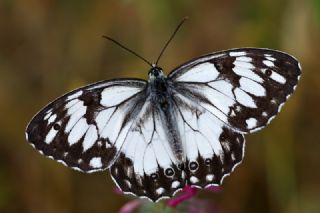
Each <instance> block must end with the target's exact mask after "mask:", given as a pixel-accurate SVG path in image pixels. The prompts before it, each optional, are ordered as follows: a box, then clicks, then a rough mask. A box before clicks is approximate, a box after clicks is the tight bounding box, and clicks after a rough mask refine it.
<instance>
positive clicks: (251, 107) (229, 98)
mask: <svg viewBox="0 0 320 213" xmlns="http://www.w3.org/2000/svg"><path fill="white" fill-rule="evenodd" d="M300 74H301V68H300V65H299V62H298V61H297V60H296V59H295V58H293V57H292V56H290V55H288V54H286V53H282V52H279V51H274V50H269V49H256V48H242V49H233V50H227V51H223V52H218V53H214V54H210V55H206V56H202V57H200V58H198V59H196V60H193V61H190V62H188V63H186V64H184V65H182V66H180V67H178V68H176V69H175V70H173V71H172V72H171V73H170V75H169V76H168V78H169V79H171V80H172V81H174V83H175V88H176V92H177V93H181V94H184V95H185V96H187V97H188V98H190V99H192V100H193V101H196V102H199V104H200V105H201V106H203V107H204V108H205V109H207V110H208V111H209V112H211V113H212V114H213V115H214V116H215V117H217V119H220V120H221V121H222V122H224V123H225V124H226V125H227V126H229V127H230V128H232V129H235V130H236V131H239V132H243V133H248V132H253V131H256V130H259V129H261V128H263V127H265V126H266V125H267V124H268V123H269V122H270V121H271V120H272V119H273V118H274V117H275V115H276V114H277V113H278V112H279V111H280V109H281V107H282V105H283V104H284V102H285V101H286V100H287V98H288V97H289V96H290V95H291V94H292V93H293V91H294V89H295V87H296V85H297V83H298V80H299V77H300Z"/></svg>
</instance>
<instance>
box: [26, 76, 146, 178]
mask: <svg viewBox="0 0 320 213" xmlns="http://www.w3.org/2000/svg"><path fill="white" fill-rule="evenodd" d="M145 85H146V83H145V82H144V81H142V80H134V79H123V80H115V81H105V82H99V83H96V84H93V85H90V86H87V87H83V88H80V89H77V90H75V91H73V92H71V93H68V94H66V95H64V96H62V97H60V98H58V99H57V100H55V101H54V102H52V103H50V104H49V105H48V106H46V107H45V108H44V109H43V110H41V111H40V112H39V113H38V114H37V115H36V116H35V117H34V118H33V119H32V120H31V122H30V123H29V125H28V127H27V130H26V135H27V139H28V141H29V142H30V143H31V145H33V146H34V147H35V148H36V149H37V150H39V151H40V152H41V153H43V154H44V155H47V156H49V157H51V158H53V159H55V160H58V161H60V162H62V163H64V164H66V165H67V166H69V167H72V168H74V169H77V170H81V171H85V172H93V171H97V170H102V169H105V168H108V167H109V166H110V164H111V163H112V162H113V161H114V159H115V157H116V156H117V155H118V152H119V150H120V148H121V146H122V143H123V141H124V137H125V135H126V134H127V133H128V131H129V128H128V126H129V124H130V123H131V122H132V116H134V115H135V113H136V111H137V109H138V108H139V107H141V105H142V104H143V103H144V101H145V93H142V92H141V91H143V90H144V89H145Z"/></svg>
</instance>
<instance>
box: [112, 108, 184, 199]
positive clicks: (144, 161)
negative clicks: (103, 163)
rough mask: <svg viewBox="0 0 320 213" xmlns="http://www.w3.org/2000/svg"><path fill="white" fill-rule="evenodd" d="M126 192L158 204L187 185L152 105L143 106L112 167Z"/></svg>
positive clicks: (113, 174) (115, 179) (113, 176)
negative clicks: (160, 200) (161, 199)
mask: <svg viewBox="0 0 320 213" xmlns="http://www.w3.org/2000/svg"><path fill="white" fill-rule="evenodd" d="M110 173H111V176H112V178H113V180H114V181H115V182H116V184H117V185H118V187H119V188H120V189H121V190H122V191H123V192H124V193H129V194H134V195H137V196H139V197H147V198H149V199H151V200H152V201H157V200H159V199H160V198H163V197H172V195H173V194H174V193H175V192H176V191H178V190H179V189H181V188H182V187H183V186H184V185H185V178H184V172H183V171H182V170H181V168H179V165H178V163H177V160H176V159H175V157H174V156H173V153H172V150H171V149H170V144H169V143H168V140H167V137H166V135H165V131H164V129H163V126H162V123H161V120H160V117H159V113H158V112H157V110H156V108H153V107H152V105H151V104H150V103H149V102H146V103H145V105H144V106H143V107H142V109H141V111H140V113H139V115H138V116H137V118H136V120H135V122H134V123H133V124H132V126H131V128H130V130H129V134H128V137H127V138H126V139H125V142H124V144H123V147H122V149H121V152H120V156H119V157H118V159H117V160H116V161H115V163H114V164H113V165H112V166H111V168H110Z"/></svg>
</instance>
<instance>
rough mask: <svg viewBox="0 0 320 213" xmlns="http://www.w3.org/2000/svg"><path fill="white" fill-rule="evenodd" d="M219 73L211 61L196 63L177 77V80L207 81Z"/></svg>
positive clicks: (213, 78)
mask: <svg viewBox="0 0 320 213" xmlns="http://www.w3.org/2000/svg"><path fill="white" fill-rule="evenodd" d="M218 75H219V72H218V70H217V69H216V68H215V67H214V65H213V64H212V63H209V62H206V63H203V64H199V65H196V66H194V67H192V68H191V69H190V71H187V72H186V73H184V74H182V75H181V76H179V77H178V80H179V81H185V82H208V81H213V80H215V79H216V78H217V77H218Z"/></svg>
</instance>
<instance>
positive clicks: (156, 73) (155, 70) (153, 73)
mask: <svg viewBox="0 0 320 213" xmlns="http://www.w3.org/2000/svg"><path fill="white" fill-rule="evenodd" d="M148 75H149V80H155V79H157V78H164V77H165V76H164V74H163V71H162V68H160V67H158V66H152V68H151V69H150V70H149V73H148Z"/></svg>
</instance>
